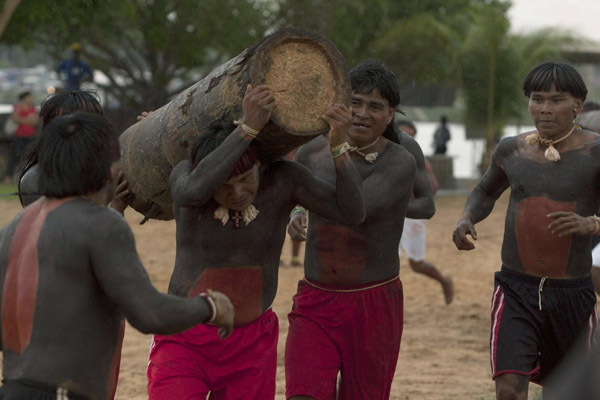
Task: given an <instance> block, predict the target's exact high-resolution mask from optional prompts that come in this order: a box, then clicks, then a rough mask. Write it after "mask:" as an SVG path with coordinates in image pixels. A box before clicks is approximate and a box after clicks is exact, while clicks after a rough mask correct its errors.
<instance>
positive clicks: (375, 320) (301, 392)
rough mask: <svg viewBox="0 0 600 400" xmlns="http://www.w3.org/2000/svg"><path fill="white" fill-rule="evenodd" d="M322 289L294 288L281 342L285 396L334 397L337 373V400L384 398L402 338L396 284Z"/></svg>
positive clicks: (399, 285) (322, 399) (398, 283)
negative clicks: (282, 343) (291, 305)
mask: <svg viewBox="0 0 600 400" xmlns="http://www.w3.org/2000/svg"><path fill="white" fill-rule="evenodd" d="M316 284H317V285H319V286H320V287H322V288H324V289H328V290H339V289H344V288H341V287H339V286H337V287H336V286H331V285H323V284H320V283H316ZM372 285H373V283H370V284H368V285H364V286H366V287H369V286H372ZM353 289H356V287H353ZM328 290H323V289H318V288H315V287H312V286H310V285H309V284H308V283H306V282H305V281H300V283H299V284H298V293H296V295H295V296H294V306H293V308H292V312H291V313H290V314H289V316H288V318H289V322H290V326H289V331H288V335H287V341H286V344H285V377H286V396H287V398H290V397H292V396H310V397H313V398H314V399H317V400H329V399H331V400H334V399H336V380H337V375H338V371H340V373H341V382H340V386H339V395H338V397H337V398H338V399H345V400H346V399H357V400H358V399H361V400H362V399H388V398H389V396H390V387H391V384H392V379H393V378H394V372H395V371H396V363H397V361H398V352H399V351H400V339H401V337H402V314H403V294H402V282H401V281H400V279H395V280H393V281H391V282H389V283H386V284H383V285H381V286H377V287H374V288H365V289H364V290H359V291H351V292H334V291H328Z"/></svg>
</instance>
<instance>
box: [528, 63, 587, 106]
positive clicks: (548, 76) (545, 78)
mask: <svg viewBox="0 0 600 400" xmlns="http://www.w3.org/2000/svg"><path fill="white" fill-rule="evenodd" d="M552 84H554V85H555V86H556V90H558V91H560V92H567V93H570V94H571V95H573V97H575V98H577V99H580V100H581V101H585V97H586V96H587V87H586V86H585V83H584V82H583V78H582V77H581V75H579V72H577V70H576V69H575V68H573V67H572V66H570V65H569V64H565V63H557V62H547V63H544V64H540V65H538V66H537V67H535V68H534V69H532V70H531V72H529V74H528V75H527V77H526V78H525V81H523V93H524V94H525V96H526V97H530V96H531V92H547V91H549V90H550V87H551V86H552Z"/></svg>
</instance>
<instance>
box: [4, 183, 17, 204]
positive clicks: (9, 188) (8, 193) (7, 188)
mask: <svg viewBox="0 0 600 400" xmlns="http://www.w3.org/2000/svg"><path fill="white" fill-rule="evenodd" d="M14 193H17V185H16V184H13V183H10V184H9V183H0V199H1V200H14V201H19V196H17V195H13V194H14Z"/></svg>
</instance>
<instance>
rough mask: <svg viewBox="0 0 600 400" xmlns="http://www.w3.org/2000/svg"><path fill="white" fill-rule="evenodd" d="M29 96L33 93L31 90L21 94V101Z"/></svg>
mask: <svg viewBox="0 0 600 400" xmlns="http://www.w3.org/2000/svg"><path fill="white" fill-rule="evenodd" d="M29 95H31V92H30V91H29V90H27V91H25V92H21V93H19V101H23V99H24V98H25V97H27V96H29Z"/></svg>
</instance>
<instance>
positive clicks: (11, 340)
mask: <svg viewBox="0 0 600 400" xmlns="http://www.w3.org/2000/svg"><path fill="white" fill-rule="evenodd" d="M68 200H70V199H61V200H50V201H48V200H46V201H44V200H42V201H38V202H35V203H34V204H32V205H31V206H30V207H29V208H28V209H27V210H26V211H25V214H24V215H23V216H22V217H21V220H20V221H19V224H18V225H17V229H16V231H15V233H14V235H13V237H12V240H11V242H10V248H9V252H8V267H7V269H6V277H5V279H4V289H3V290H4V291H3V294H2V342H3V346H4V349H5V350H10V351H12V352H14V353H18V354H20V353H21V352H23V350H24V349H25V347H27V345H28V344H29V342H30V340H31V333H32V331H33V317H34V314H35V301H36V292H37V285H38V276H39V265H38V250H37V247H38V240H39V237H40V232H41V231H42V227H43V225H44V222H45V221H46V217H47V216H48V214H49V213H50V212H51V211H52V210H54V209H55V208H57V207H58V206H60V205H62V204H63V203H65V202H66V201H68Z"/></svg>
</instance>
